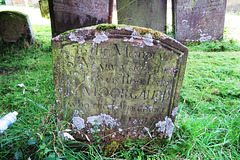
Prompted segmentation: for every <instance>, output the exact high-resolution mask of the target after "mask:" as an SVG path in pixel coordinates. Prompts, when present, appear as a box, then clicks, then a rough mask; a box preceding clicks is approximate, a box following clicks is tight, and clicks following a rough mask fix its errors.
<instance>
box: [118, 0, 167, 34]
mask: <svg viewBox="0 0 240 160" xmlns="http://www.w3.org/2000/svg"><path fill="white" fill-rule="evenodd" d="M117 10H118V24H128V25H136V26H140V27H146V28H151V29H154V30H157V31H161V32H165V30H166V14H167V13H166V11H167V0H147V1H143V0H118V1H117Z"/></svg>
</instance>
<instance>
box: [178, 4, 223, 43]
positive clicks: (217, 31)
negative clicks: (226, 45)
mask: <svg viewBox="0 0 240 160" xmlns="http://www.w3.org/2000/svg"><path fill="white" fill-rule="evenodd" d="M225 10H226V0H174V27H175V36H176V37H175V38H176V39H177V40H179V41H181V42H185V41H213V40H217V39H221V38H222V37H223V31H224V19H225Z"/></svg>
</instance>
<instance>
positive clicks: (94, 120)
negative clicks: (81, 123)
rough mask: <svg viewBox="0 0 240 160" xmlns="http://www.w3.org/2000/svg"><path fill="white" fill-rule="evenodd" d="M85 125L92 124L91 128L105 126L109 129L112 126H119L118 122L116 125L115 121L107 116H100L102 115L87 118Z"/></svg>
mask: <svg viewBox="0 0 240 160" xmlns="http://www.w3.org/2000/svg"><path fill="white" fill-rule="evenodd" d="M87 123H90V124H92V126H94V125H98V126H103V125H106V126H109V127H110V128H111V129H112V127H114V126H120V125H121V123H120V122H119V123H117V120H116V119H114V118H112V117H111V116H109V115H106V114H102V113H101V114H100V115H98V116H91V117H88V118H87Z"/></svg>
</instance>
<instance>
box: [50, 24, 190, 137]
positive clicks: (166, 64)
mask: <svg viewBox="0 0 240 160" xmlns="http://www.w3.org/2000/svg"><path fill="white" fill-rule="evenodd" d="M106 28H108V30H106V31H104V30H105V29H106ZM110 28H112V29H110ZM52 45H53V65H54V85H55V98H56V105H57V108H56V113H57V114H58V116H59V117H60V118H61V119H65V120H68V121H71V120H72V122H73V124H74V125H75V126H76V128H77V129H78V130H79V131H81V132H79V134H78V135H77V136H78V138H80V139H82V140H84V139H85V140H86V139H91V140H92V139H94V136H92V133H95V136H100V137H104V136H106V135H108V134H110V135H111V136H110V137H105V138H104V140H107V139H109V138H110V139H112V140H116V141H119V140H123V139H126V138H129V137H130V138H143V139H144V138H152V137H155V136H157V137H160V138H161V137H163V136H168V137H171V136H172V132H173V128H174V124H173V122H174V119H175V116H176V113H177V108H178V101H179V94H180V91H181V86H182V82H183V76H184V72H185V67H186V61H187V52H188V50H187V48H185V47H184V46H183V45H181V44H180V43H179V42H178V41H175V40H174V39H172V38H170V37H168V36H166V35H164V34H162V33H160V32H157V31H153V30H150V29H146V28H140V27H131V26H128V27H127V26H122V27H120V26H119V27H117V28H116V26H114V25H109V26H108V25H98V26H97V27H89V28H84V29H79V30H75V31H72V32H67V33H64V34H62V35H59V36H57V37H54V38H53V39H52Z"/></svg>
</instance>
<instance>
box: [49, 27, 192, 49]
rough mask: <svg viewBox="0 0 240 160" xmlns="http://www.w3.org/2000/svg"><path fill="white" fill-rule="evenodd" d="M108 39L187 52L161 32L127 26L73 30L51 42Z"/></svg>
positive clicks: (98, 41) (100, 40)
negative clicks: (164, 46) (133, 41)
mask: <svg viewBox="0 0 240 160" xmlns="http://www.w3.org/2000/svg"><path fill="white" fill-rule="evenodd" d="M108 37H110V38H113V37H116V38H123V39H124V40H125V41H130V42H131V41H132V40H133V39H139V41H142V42H143V43H139V45H142V47H144V46H153V45H154V44H157V43H160V44H161V45H167V46H170V47H172V49H177V50H179V51H181V52H187V50H188V49H187V48H186V47H185V46H184V45H182V44H181V43H180V42H178V41H177V40H175V39H173V38H171V37H169V36H167V35H166V34H164V33H162V32H159V31H156V30H152V29H149V28H143V27H138V26H129V25H113V24H99V25H96V26H91V27H86V28H81V29H73V30H69V31H66V32H64V33H62V34H60V35H58V36H56V37H54V38H53V39H52V41H53V42H54V41H58V42H62V43H64V44H68V43H72V42H76V43H80V44H83V43H84V42H85V41H86V40H92V41H93V43H98V44H99V43H101V42H104V41H107V40H108Z"/></svg>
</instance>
